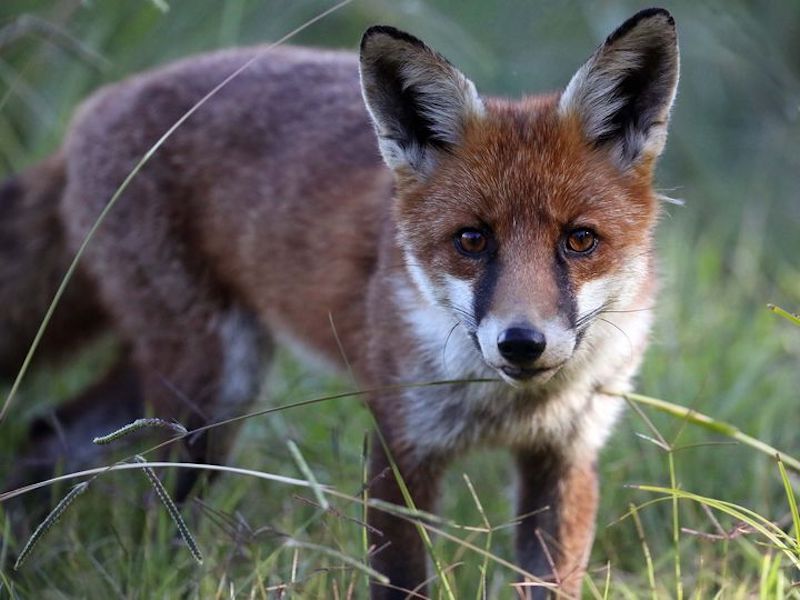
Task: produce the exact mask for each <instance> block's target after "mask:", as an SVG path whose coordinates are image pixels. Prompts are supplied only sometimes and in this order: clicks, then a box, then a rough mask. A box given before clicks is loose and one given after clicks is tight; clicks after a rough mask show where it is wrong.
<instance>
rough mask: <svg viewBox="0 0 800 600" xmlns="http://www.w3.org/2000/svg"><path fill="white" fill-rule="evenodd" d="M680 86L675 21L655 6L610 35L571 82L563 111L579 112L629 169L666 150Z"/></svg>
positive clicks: (591, 133) (591, 135)
mask: <svg viewBox="0 0 800 600" xmlns="http://www.w3.org/2000/svg"><path fill="white" fill-rule="evenodd" d="M677 84H678V36H677V32H676V31H675V21H674V20H673V18H672V16H671V15H670V14H669V12H667V11H666V10H664V9H662V8H650V9H646V10H643V11H640V12H638V13H636V14H635V15H634V16H632V17H631V18H630V19H628V20H627V21H625V22H624V23H623V24H622V25H621V26H620V27H619V28H618V29H617V30H616V31H615V32H614V33H612V34H611V35H610V36H608V38H607V39H606V41H605V43H604V44H603V45H602V46H600V47H599V48H598V49H597V50H596V51H595V52H594V54H593V55H592V56H591V57H590V58H589V60H588V61H586V63H585V64H584V65H583V66H582V67H581V68H580V69H579V70H578V72H577V73H576V74H575V76H574V77H573V78H572V80H571V81H570V82H569V85H568V86H567V88H566V90H564V93H563V94H562V95H561V100H560V101H559V111H560V113H561V114H562V115H574V116H577V117H578V118H579V120H580V123H581V125H582V127H583V132H584V134H585V135H586V137H587V138H588V139H589V140H590V141H591V142H592V143H593V144H595V145H596V146H598V147H606V148H608V149H609V151H610V152H611V153H612V156H613V158H614V160H615V162H616V163H617V165H618V166H619V167H620V168H621V169H628V168H630V167H632V166H634V165H635V164H637V163H639V162H641V161H642V160H643V159H654V158H656V157H657V156H658V155H659V154H661V151H662V150H663V149H664V143H665V142H666V139H667V122H668V120H669V112H670V108H671V107H672V102H673V100H674V99H675V91H676V89H677Z"/></svg>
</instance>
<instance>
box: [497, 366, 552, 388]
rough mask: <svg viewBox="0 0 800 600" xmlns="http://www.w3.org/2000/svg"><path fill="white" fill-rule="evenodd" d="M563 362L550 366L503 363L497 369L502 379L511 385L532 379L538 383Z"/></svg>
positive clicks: (547, 377)
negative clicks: (520, 365) (518, 365)
mask: <svg viewBox="0 0 800 600" xmlns="http://www.w3.org/2000/svg"><path fill="white" fill-rule="evenodd" d="M563 364H564V363H561V364H558V365H555V366H552V367H515V366H512V365H504V366H502V367H500V368H499V369H498V370H499V371H500V372H501V373H502V374H503V376H504V377H503V379H505V380H506V381H507V382H508V383H510V384H511V385H513V386H518V385H524V384H526V383H528V382H530V381H532V380H537V382H538V383H545V382H547V381H548V380H549V379H550V378H551V377H552V376H553V375H555V374H556V372H557V371H558V370H559V369H560V368H561V367H562V366H563Z"/></svg>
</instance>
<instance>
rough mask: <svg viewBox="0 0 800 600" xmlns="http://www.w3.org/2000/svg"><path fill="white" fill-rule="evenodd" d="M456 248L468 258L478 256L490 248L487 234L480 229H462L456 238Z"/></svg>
mask: <svg viewBox="0 0 800 600" xmlns="http://www.w3.org/2000/svg"><path fill="white" fill-rule="evenodd" d="M455 242H456V248H458V250H459V252H461V253H462V254H466V255H467V256H477V255H479V254H482V253H483V252H485V251H486V248H488V247H489V240H488V238H487V237H486V234H485V233H483V232H482V231H479V230H478V229H462V230H461V231H459V232H458V233H457V234H456V237H455Z"/></svg>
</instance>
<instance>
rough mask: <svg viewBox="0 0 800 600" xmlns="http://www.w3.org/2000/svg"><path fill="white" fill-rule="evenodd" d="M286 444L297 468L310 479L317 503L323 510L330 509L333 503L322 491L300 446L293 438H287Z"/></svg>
mask: <svg viewBox="0 0 800 600" xmlns="http://www.w3.org/2000/svg"><path fill="white" fill-rule="evenodd" d="M286 445H287V446H288V447H289V453H290V454H291V455H292V458H293V459H294V462H295V463H296V464H297V468H298V469H300V472H301V473H302V474H303V476H304V477H305V478H306V480H307V481H308V485H310V486H311V491H312V492H314V497H315V498H316V499H317V503H318V504H319V505H320V506H321V507H322V510H328V509H329V508H330V507H331V505H330V504H329V503H328V499H327V498H326V497H325V494H323V493H322V488H321V486H320V485H319V482H318V481H317V478H316V477H314V473H313V472H312V471H311V468H310V467H309V466H308V463H307V462H306V460H305V459H304V458H303V455H302V454H301V453H300V448H298V447H297V444H295V443H294V442H293V441H292V440H287V441H286Z"/></svg>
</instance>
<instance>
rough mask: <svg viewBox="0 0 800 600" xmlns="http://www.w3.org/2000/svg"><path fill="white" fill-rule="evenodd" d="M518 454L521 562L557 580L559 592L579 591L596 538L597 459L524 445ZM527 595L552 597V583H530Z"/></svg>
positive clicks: (535, 572) (531, 570) (572, 593)
mask: <svg viewBox="0 0 800 600" xmlns="http://www.w3.org/2000/svg"><path fill="white" fill-rule="evenodd" d="M516 458H517V467H518V471H519V497H518V514H519V515H520V517H521V521H520V523H519V526H518V531H517V542H516V546H517V554H518V560H519V563H520V566H521V567H522V568H524V569H525V570H526V571H528V572H529V573H531V574H532V575H535V576H536V577H538V578H540V579H543V580H545V581H550V582H558V584H559V591H560V592H562V593H566V594H569V595H570V596H572V597H577V596H578V595H579V594H580V588H581V581H582V579H583V574H584V571H585V569H586V564H587V562H588V559H589V551H590V550H591V545H592V540H593V538H594V525H595V516H596V513H597V501H598V491H597V474H596V472H595V468H594V461H593V459H589V460H584V461H582V462H576V461H569V460H567V459H565V458H562V457H560V456H559V455H558V454H556V453H555V452H552V451H545V450H523V451H520V452H518V453H517V457H516ZM528 597H529V598H531V599H539V598H547V597H548V592H547V588H545V587H538V586H534V587H529V588H528Z"/></svg>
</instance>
